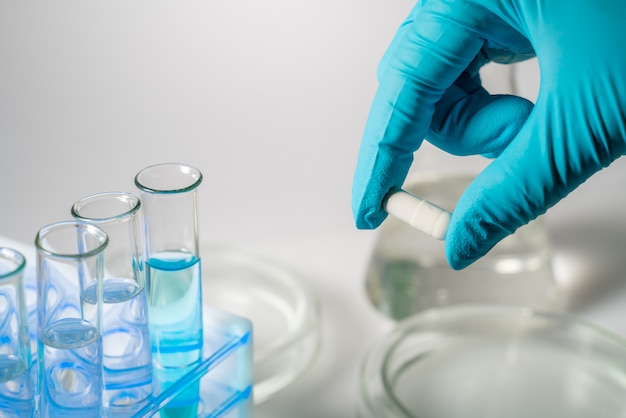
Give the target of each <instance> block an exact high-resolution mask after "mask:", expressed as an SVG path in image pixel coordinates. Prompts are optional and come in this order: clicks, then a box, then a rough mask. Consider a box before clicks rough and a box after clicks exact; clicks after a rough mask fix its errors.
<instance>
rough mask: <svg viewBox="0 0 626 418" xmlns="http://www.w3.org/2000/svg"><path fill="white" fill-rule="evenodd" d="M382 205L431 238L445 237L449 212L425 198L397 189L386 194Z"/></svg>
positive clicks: (441, 238) (388, 211)
mask: <svg viewBox="0 0 626 418" xmlns="http://www.w3.org/2000/svg"><path fill="white" fill-rule="evenodd" d="M383 207H384V209H385V211H387V213H389V214H391V215H393V216H395V217H396V218H398V219H400V220H401V221H404V222H406V223H408V224H409V225H411V226H412V227H413V228H416V229H419V230H420V231H422V232H425V233H427V234H428V235H430V236H432V237H433V238H436V239H440V240H443V239H445V238H446V231H447V230H448V224H449V223H450V216H451V214H450V212H448V211H447V210H445V209H442V208H440V207H439V206H437V205H435V204H433V203H431V202H429V201H427V200H424V199H422V198H420V197H417V196H415V195H412V194H411V193H409V192H407V191H404V190H399V191H396V192H394V193H391V194H390V195H388V196H387V198H386V199H385V201H384V203H383Z"/></svg>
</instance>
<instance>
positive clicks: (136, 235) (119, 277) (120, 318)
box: [71, 192, 152, 414]
mask: <svg viewBox="0 0 626 418" xmlns="http://www.w3.org/2000/svg"><path fill="white" fill-rule="evenodd" d="M140 208H141V203H140V201H139V198H138V197H137V196H134V195H133V194H131V193H126V192H107V193H98V194H94V195H91V196H86V197H84V198H82V199H80V200H79V201H77V202H76V203H74V205H73V206H72V210H71V212H72V216H74V217H75V218H76V219H78V220H82V221H85V222H87V223H90V224H94V225H97V226H98V227H100V228H102V230H103V231H104V232H106V234H107V235H108V236H109V245H108V246H107V248H106V250H105V251H104V275H103V278H102V288H103V302H104V305H103V307H102V309H103V323H102V345H103V368H104V374H103V376H102V377H103V384H104V393H103V398H104V399H103V402H104V406H105V408H107V412H109V413H112V414H125V413H126V414H130V413H131V412H132V409H133V407H134V406H136V405H137V404H138V403H139V402H141V401H143V400H144V399H146V398H147V397H148V396H149V395H150V394H151V393H152V353H151V345H150V337H149V333H148V313H147V306H146V305H147V298H146V292H145V291H144V286H145V271H144V266H143V248H142V247H143V240H142V235H141V234H142V230H141V228H140Z"/></svg>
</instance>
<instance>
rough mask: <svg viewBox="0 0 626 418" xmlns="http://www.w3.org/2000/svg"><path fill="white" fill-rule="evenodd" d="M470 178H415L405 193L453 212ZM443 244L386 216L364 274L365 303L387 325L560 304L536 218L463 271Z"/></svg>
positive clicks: (546, 243)
mask: <svg viewBox="0 0 626 418" xmlns="http://www.w3.org/2000/svg"><path fill="white" fill-rule="evenodd" d="M471 180H472V176H470V175H466V174H459V173H448V174H436V173H435V174H428V173H420V174H419V175H416V176H414V177H412V178H410V179H409V181H407V184H406V185H405V186H404V188H405V189H406V191H407V192H409V193H412V194H414V195H416V196H419V197H420V198H423V199H427V200H428V201H430V202H432V203H434V204H436V205H438V206H440V207H442V208H443V209H445V210H447V211H449V212H452V211H453V210H454V206H455V205H456V202H457V200H458V198H459V197H460V196H461V193H462V192H463V191H464V190H465V188H466V187H467V185H468V184H469V183H470V182H471ZM444 246H445V241H441V240H437V239H434V238H433V237H432V236H430V235H428V234H425V233H423V232H422V231H419V230H417V229H415V228H412V227H411V226H409V225H408V224H407V223H405V222H403V221H400V220H399V219H397V218H395V217H392V216H389V217H388V218H387V219H386V220H385V222H384V223H383V224H382V226H381V227H380V230H379V235H378V237H377V241H376V244H375V246H374V250H373V252H372V255H371V258H370V263H369V267H368V270H367V273H366V279H365V280H366V290H367V295H368V297H369V299H370V300H371V301H372V303H373V304H374V305H375V306H376V307H377V308H378V309H380V310H381V311H382V312H384V313H385V314H386V315H387V316H389V317H391V318H393V319H402V318H405V317H407V316H409V315H411V314H414V313H417V312H419V311H422V310H424V309H428V308H431V307H436V306H442V305H448V304H456V303H481V304H482V303H495V304H513V305H518V306H526V307H534V308H551V309H557V310H558V309H561V308H562V307H563V306H564V299H563V295H562V292H559V289H558V287H557V285H556V280H555V278H554V274H553V269H552V249H551V245H550V239H549V236H548V233H547V229H546V228H545V225H544V224H543V221H542V219H537V220H535V221H533V222H531V223H530V224H528V225H526V226H523V227H522V228H520V229H518V230H517V231H516V232H515V233H514V234H512V235H510V236H509V237H507V238H505V239H504V240H503V241H502V242H500V243H499V244H497V245H496V246H495V247H494V248H493V249H492V250H491V251H490V252H489V253H488V254H487V255H485V256H484V257H483V258H482V259H480V260H478V261H477V262H475V263H474V264H472V265H470V266H469V267H467V268H465V269H463V270H458V271H457V270H453V269H452V268H450V266H449V265H448V262H447V259H446V257H445V250H444Z"/></svg>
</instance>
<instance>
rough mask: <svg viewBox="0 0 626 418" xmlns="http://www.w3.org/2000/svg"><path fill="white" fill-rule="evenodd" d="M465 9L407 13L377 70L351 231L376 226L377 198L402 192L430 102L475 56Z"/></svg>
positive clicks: (476, 44)
mask: <svg viewBox="0 0 626 418" xmlns="http://www.w3.org/2000/svg"><path fill="white" fill-rule="evenodd" d="M471 7H475V6H473V5H472V4H471V3H468V2H460V1H456V2H455V1H452V2H445V1H437V2H429V3H427V4H426V5H425V6H423V7H422V8H420V9H416V10H414V11H413V13H412V15H411V18H409V20H407V22H405V24H404V25H403V26H402V27H401V29H400V30H399V32H398V33H397V35H396V37H395V38H394V41H393V42H392V48H393V54H388V55H387V56H386V58H385V62H384V68H381V69H380V71H379V88H378V91H377V92H376V95H375V98H374V101H373V103H372V107H371V109H370V114H369V117H368V121H367V123H366V127H365V132H364V134H363V138H362V143H361V148H360V152H359V158H358V162H357V167H356V171H355V177H354V183H353V191H352V197H353V202H352V207H353V211H354V215H355V219H356V224H357V227H358V228H375V227H377V226H378V225H380V223H381V222H382V221H383V220H384V218H385V216H386V214H385V212H384V211H383V209H382V202H383V199H384V197H385V195H386V194H387V193H388V192H389V191H390V190H392V189H394V188H399V187H401V186H402V183H403V182H404V179H405V177H406V175H407V172H408V170H409V167H410V165H411V163H412V160H413V152H415V151H416V150H417V149H418V148H419V146H420V145H421V143H422V141H423V139H424V137H425V135H426V133H427V131H428V128H429V125H430V123H431V120H432V117H433V113H434V109H435V104H436V103H437V102H438V101H439V99H440V98H441V97H442V95H443V94H444V92H445V91H446V89H447V88H448V87H450V86H451V85H452V83H453V82H454V81H455V80H456V79H457V78H458V77H459V75H460V74H461V73H462V72H463V71H464V70H465V69H466V68H467V67H468V65H470V63H471V62H472V60H473V59H474V58H475V57H476V55H477V54H478V52H479V51H480V49H481V47H482V45H483V43H484V39H483V38H482V37H481V36H480V34H479V33H478V32H476V31H474V30H472V29H471V24H468V21H470V23H471V19H474V21H480V19H479V18H478V17H476V16H474V15H475V14H476V13H477V10H469V9H470V8H471ZM480 12H481V11H478V13H480ZM468 16H469V17H468Z"/></svg>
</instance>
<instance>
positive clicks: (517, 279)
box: [367, 254, 560, 319]
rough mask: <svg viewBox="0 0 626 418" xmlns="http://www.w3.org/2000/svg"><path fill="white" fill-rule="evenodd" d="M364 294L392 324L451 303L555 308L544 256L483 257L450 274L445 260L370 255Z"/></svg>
mask: <svg viewBox="0 0 626 418" xmlns="http://www.w3.org/2000/svg"><path fill="white" fill-rule="evenodd" d="M497 263H502V264H501V265H499V266H498V265H497ZM506 263H508V266H509V267H510V268H509V269H508V270H507V271H506V272H504V271H503V269H504V267H502V265H504V264H506ZM513 264H514V265H515V268H513V267H512V266H513ZM367 292H368V295H369V297H370V300H372V301H373V302H374V304H375V305H376V306H377V307H378V308H379V309H381V310H382V311H383V312H385V313H386V314H387V315H388V316H390V317H391V318H393V319H403V318H406V317H407V316H410V315H412V314H415V313H418V312H420V311H423V310H425V309H428V308H432V307H436V306H444V305H449V304H454V303H494V304H509V305H517V306H529V307H535V308H553V309H557V308H559V307H560V305H559V303H560V302H559V298H558V294H557V289H556V287H555V285H554V281H553V272H552V266H551V264H550V261H549V260H548V258H547V255H545V254H531V255H528V256H527V257H525V256H519V257H517V258H515V259H513V258H511V259H508V260H492V259H489V258H485V259H484V260H481V263H480V264H478V265H475V266H471V267H469V268H467V269H465V270H461V271H456V270H452V269H451V268H450V267H449V266H448V265H447V263H446V261H445V260H439V261H438V262H433V260H432V259H423V260H421V259H420V257H419V256H415V257H413V258H412V259H406V258H400V259H393V258H384V257H381V255H380V254H375V255H374V256H373V258H372V261H371V264H370V267H369V271H368V282H367Z"/></svg>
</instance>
